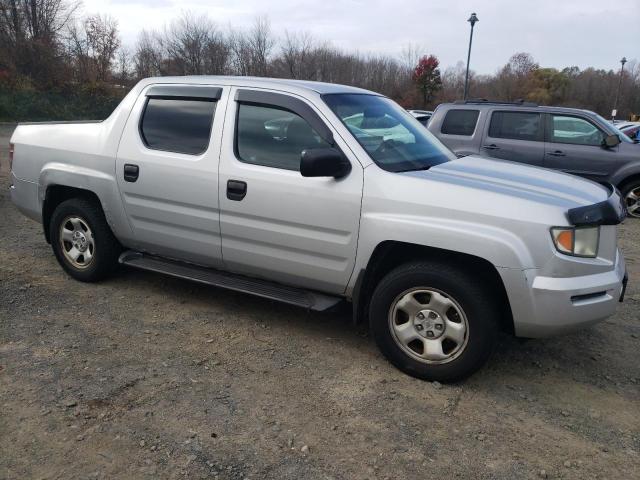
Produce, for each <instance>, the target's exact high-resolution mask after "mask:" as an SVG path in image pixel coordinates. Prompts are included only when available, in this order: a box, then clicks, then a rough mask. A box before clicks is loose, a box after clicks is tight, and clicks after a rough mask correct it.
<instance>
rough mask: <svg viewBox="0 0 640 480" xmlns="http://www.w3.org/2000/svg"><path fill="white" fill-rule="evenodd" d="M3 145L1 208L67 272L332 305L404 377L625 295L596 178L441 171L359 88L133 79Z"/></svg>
mask: <svg viewBox="0 0 640 480" xmlns="http://www.w3.org/2000/svg"><path fill="white" fill-rule="evenodd" d="M11 143H12V144H13V145H12V147H11V149H10V150H11V152H12V153H11V155H12V159H11V161H12V167H11V183H12V186H11V198H12V200H13V202H14V203H15V204H16V205H17V207H18V208H19V209H20V210H21V211H22V212H24V213H25V214H26V215H27V216H29V217H30V218H33V219H34V220H36V221H38V222H41V223H42V225H43V227H44V228H43V230H44V235H45V238H46V240H47V241H48V242H50V243H51V246H52V249H53V252H54V254H55V256H56V258H57V259H58V261H59V262H60V265H61V266H62V268H64V270H65V271H66V272H67V273H68V274H69V275H71V276H72V277H73V278H75V279H77V280H80V281H85V282H93V281H98V280H102V279H104V278H106V277H107V276H108V275H109V274H111V273H113V272H114V271H115V270H116V269H117V267H118V264H123V265H126V266H129V267H133V268H141V269H145V270H150V271H154V272H159V273H164V274H167V275H172V276H175V277H180V278H185V279H190V280H193V281H196V282H200V283H204V284H209V285H213V286H216V287H219V288H226V289H231V290H237V291H241V292H245V293H248V294H253V295H257V296H260V297H264V298H268V299H272V300H278V301H281V302H286V303H289V304H292V305H297V306H299V307H303V308H306V309H313V310H327V309H329V308H331V307H333V306H335V305H337V304H338V303H340V302H342V301H344V300H346V301H349V302H351V303H352V305H353V309H354V317H355V319H356V321H366V322H368V323H369V324H370V326H371V330H372V332H373V337H374V338H375V340H376V342H377V343H378V345H379V347H380V349H381V350H382V352H383V353H384V354H385V355H386V357H387V358H388V359H389V360H390V361H391V362H392V363H393V364H394V365H396V366H397V367H399V368H400V369H402V370H403V371H404V372H407V373H408V374H410V375H414V376H416V377H419V378H424V379H431V380H440V381H450V380H456V379H459V378H462V377H464V376H466V375H469V374H470V373H472V372H473V371H475V370H476V369H477V368H479V367H480V366H481V365H482V364H483V363H484V362H485V360H486V359H487V358H488V356H489V354H490V353H491V350H492V348H493V346H494V344H495V342H496V335H497V332H498V330H499V329H502V330H505V331H508V332H510V333H512V334H515V335H518V336H521V337H544V336H550V335H556V334H560V333H564V332H567V331H570V330H573V329H576V328H579V327H584V326H588V325H591V324H593V323H594V322H597V321H599V320H602V319H604V318H606V317H608V316H609V315H611V314H613V312H614V311H615V308H616V305H617V303H618V301H621V300H622V298H623V295H624V287H625V283H626V275H625V262H624V258H623V255H622V253H621V252H620V251H619V250H618V247H617V236H616V225H617V224H618V223H620V221H621V220H622V219H623V218H624V208H623V205H622V200H621V197H620V196H619V194H618V192H617V191H616V190H614V189H613V188H611V186H608V187H605V186H602V185H598V184H596V183H593V182H588V181H585V180H583V179H581V178H577V177H573V176H571V175H565V174H562V173H558V172H553V171H550V170H545V169H539V168H533V167H529V166H526V165H519V164H516V163H508V162H498V161H495V160H489V159H485V158H482V157H479V156H475V157H474V156H470V157H466V158H461V159H456V157H455V155H453V154H452V153H451V152H450V151H449V150H448V149H447V148H446V147H445V146H444V145H442V144H441V143H440V142H439V141H438V140H437V139H436V138H435V137H434V136H433V135H431V134H430V133H429V131H428V130H427V129H426V128H424V127H423V126H422V125H421V124H420V123H418V122H417V121H416V120H415V119H414V118H413V117H412V116H411V115H410V114H409V113H408V112H406V111H405V110H403V109H402V108H401V107H400V106H399V105H397V104H396V103H394V102H393V101H391V100H389V99H388V98H385V97H383V96H381V95H378V94H376V93H373V92H369V91H366V90H361V89H357V88H353V87H346V86H342V85H332V84H327V83H316V82H304V81H293V80H278V79H266V78H261V79H252V78H246V77H237V78H236V77H207V76H203V77H164V78H154V79H147V80H143V81H141V82H140V83H138V85H137V86H135V87H134V88H133V89H132V90H131V92H130V93H129V94H128V95H127V96H126V97H125V98H124V100H123V101H122V102H121V104H120V105H119V106H118V107H117V108H116V109H115V111H114V112H113V113H112V115H111V116H110V117H109V118H108V119H106V120H105V121H103V122H93V123H86V122H85V123H77V124H74V123H44V124H20V125H18V127H17V128H16V130H15V132H14V134H13V136H12V138H11ZM168 293H170V292H168ZM212 294H220V293H212ZM79 301H82V299H81V298H80V299H79ZM283 342H286V339H283Z"/></svg>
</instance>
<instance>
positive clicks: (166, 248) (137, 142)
mask: <svg viewBox="0 0 640 480" xmlns="http://www.w3.org/2000/svg"><path fill="white" fill-rule="evenodd" d="M226 93H227V92H225V90H224V89H222V88H219V87H210V86H199V85H161V84H159V85H152V86H150V87H148V88H147V89H146V90H145V91H143V92H142V94H141V95H140V97H139V98H138V99H137V101H136V103H135V105H134V107H133V110H132V112H131V114H130V116H129V119H128V121H127V124H126V126H125V129H124V133H123V135H122V138H121V141H120V146H119V148H118V158H117V162H116V175H117V178H118V186H119V187H120V194H121V197H122V201H123V202H124V205H125V209H126V212H127V217H128V218H129V222H130V224H131V227H132V229H133V232H134V236H135V241H136V247H137V248H138V249H140V250H143V251H147V252H150V253H154V254H159V255H163V256H167V257H171V258H176V259H179V260H186V261H191V262H195V263H199V264H202V265H208V266H214V267H215V266H221V265H222V251H221V245H220V224H219V208H218V155H219V151H220V139H221V138H220V135H219V134H217V133H216V132H221V131H222V124H223V120H224V118H223V117H224V108H221V107H220V106H223V105H225V101H226V97H227V96H226ZM219 105H220V106H219Z"/></svg>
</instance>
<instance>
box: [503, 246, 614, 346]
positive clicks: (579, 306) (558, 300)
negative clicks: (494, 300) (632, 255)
mask: <svg viewBox="0 0 640 480" xmlns="http://www.w3.org/2000/svg"><path fill="white" fill-rule="evenodd" d="M535 272H536V270H525V271H524V272H523V271H520V273H521V274H522V273H524V279H522V280H521V282H520V287H524V288H526V289H527V291H526V292H525V291H522V290H520V289H518V288H517V285H514V284H513V283H512V287H511V288H509V287H507V294H508V296H509V300H510V303H511V309H512V313H513V322H514V329H515V334H516V336H519V337H528V338H540V337H549V336H553V335H557V334H562V333H567V332H571V331H573V330H577V329H580V328H583V327H587V326H589V325H593V324H594V323H597V322H599V321H601V320H604V319H605V318H607V317H609V316H611V315H613V314H614V313H615V310H616V306H617V304H618V303H619V302H620V301H622V297H623V296H624V295H623V294H624V289H625V284H626V280H625V278H626V266H625V262H624V258H623V256H622V254H621V253H620V252H617V254H616V262H615V266H614V268H613V269H612V270H609V271H606V272H602V273H596V274H593V275H582V276H579V277H564V278H555V277H545V276H539V275H536V274H535ZM513 275H514V272H511V273H510V276H512V277H513ZM504 280H506V279H504ZM511 280H515V278H512V279H511ZM505 285H507V283H505Z"/></svg>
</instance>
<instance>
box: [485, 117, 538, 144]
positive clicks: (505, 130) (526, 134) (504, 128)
mask: <svg viewBox="0 0 640 480" xmlns="http://www.w3.org/2000/svg"><path fill="white" fill-rule="evenodd" d="M540 126H541V122H540V114H539V113H533V112H494V113H493V115H491V124H490V125H489V136H490V137H493V138H508V139H513V140H532V141H542V129H541V128H540Z"/></svg>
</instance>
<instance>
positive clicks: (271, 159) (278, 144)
mask: <svg viewBox="0 0 640 480" xmlns="http://www.w3.org/2000/svg"><path fill="white" fill-rule="evenodd" d="M235 141H236V156H237V157H238V160H240V161H242V162H245V163H252V164H254V165H264V166H266V167H274V168H283V169H286V170H300V156H301V155H302V152H303V150H306V149H309V148H328V147H330V146H331V145H329V144H328V143H327V142H326V141H325V140H323V139H322V138H321V137H320V135H318V133H317V132H316V131H315V130H314V129H313V128H312V127H311V126H310V125H309V124H308V123H307V121H306V120H305V119H303V118H302V117H301V116H299V115H297V114H295V113H293V112H291V111H289V110H285V109H282V108H279V107H273V106H268V105H255V104H244V103H240V104H238V121H237V127H236V139H235Z"/></svg>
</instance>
